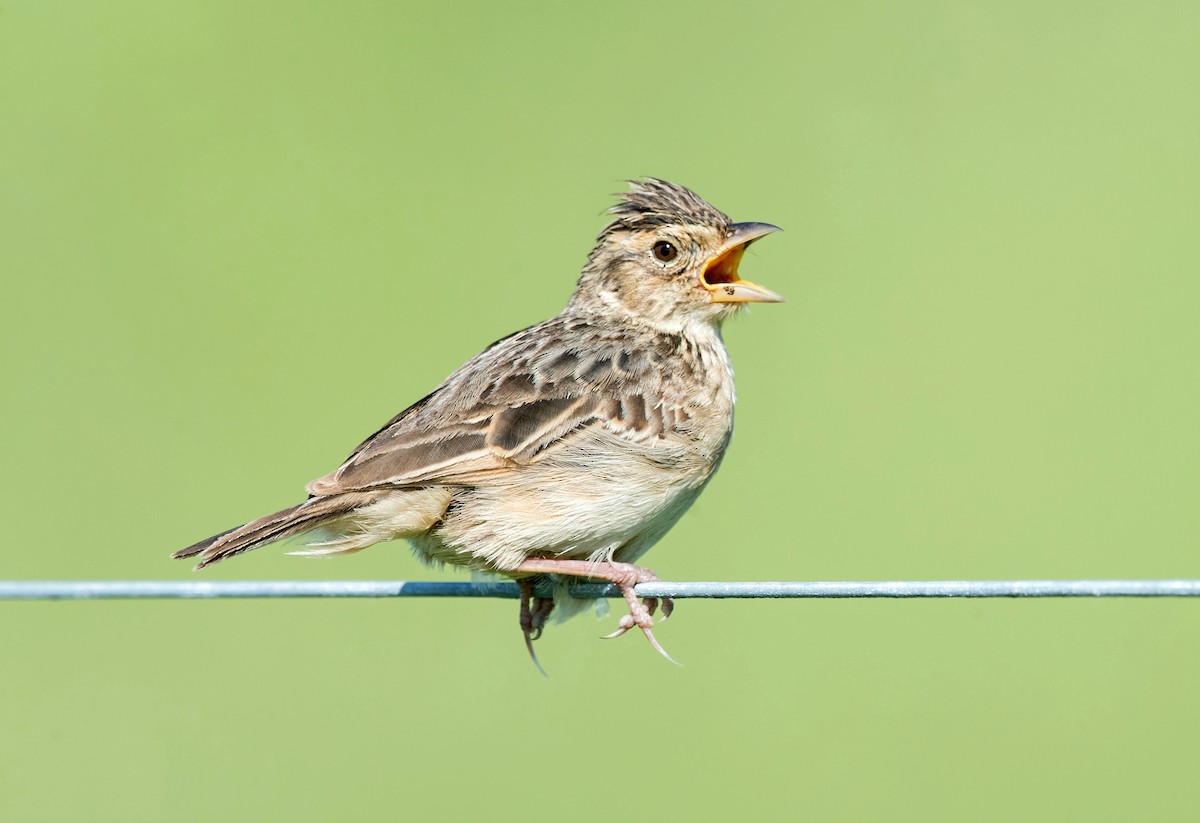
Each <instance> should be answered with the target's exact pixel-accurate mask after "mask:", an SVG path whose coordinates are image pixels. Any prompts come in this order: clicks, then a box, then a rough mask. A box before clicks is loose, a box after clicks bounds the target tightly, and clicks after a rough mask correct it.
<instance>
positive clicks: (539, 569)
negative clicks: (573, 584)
mask: <svg viewBox="0 0 1200 823" xmlns="http://www.w3.org/2000/svg"><path fill="white" fill-rule="evenodd" d="M513 571H514V572H519V573H525V574H561V575H568V576H572V577H590V578H593V579H596V580H607V581H608V582H610V583H612V584H613V585H615V586H616V587H617V588H618V589H620V590H621V595H622V596H623V597H624V598H625V603H626V605H628V606H629V614H627V615H625V616H624V617H622V618H621V620H620V622H619V623H618V625H617V630H616V631H615V632H613V633H612V634H610V635H606V638H613V637H620V636H621V635H623V634H625V632H627V631H629V630H630V629H632V628H633V627H634V626H637V627H638V628H639V629H641V630H642V633H643V634H644V635H646V639H647V640H649V641H650V645H651V646H653V647H654V648H655V649H656V650H657V651H658V653H659V654H661V655H662V656H663V657H665V658H667V659H668V660H670V661H671V662H672V663H675V661H674V660H673V659H672V658H671V655H669V654H667V652H666V650H665V649H664V648H663V647H662V646H661V645H660V644H659V642H658V640H656V639H655V637H654V632H652V631H651V630H650V629H651V627H653V626H654V618H653V617H652V616H651V606H652V605H654V606H657V603H653V602H652V601H654V600H655V598H646V602H642V601H640V600H638V597H637V594H635V593H634V590H633V588H634V586H636V585H637V584H638V583H657V582H658V577H657V575H655V574H654V572H652V571H650V570H649V569H643V568H642V567H641V566H634V565H633V564H631V563H593V562H591V561H589V560H560V559H558V558H554V557H530V558H527V559H525V560H524V561H522V563H521V565H520V566H517V568H515V569H513ZM521 591H522V593H524V592H525V589H524V588H522V590H521ZM522 596H524V594H522ZM669 602H670V601H669V599H664V600H663V604H662V605H663V616H664V617H665V616H666V615H669V614H670V613H671V606H669V605H668V603H669ZM672 605H673V604H672ZM522 626H524V623H522ZM526 637H527V639H528V635H527V636H526ZM531 648H532V647H531Z"/></svg>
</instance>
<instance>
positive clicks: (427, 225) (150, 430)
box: [0, 0, 1200, 821]
mask: <svg viewBox="0 0 1200 823" xmlns="http://www.w3.org/2000/svg"><path fill="white" fill-rule="evenodd" d="M1198 77H1200V6H1197V4H1196V3H1195V2H1192V0H1184V1H1183V2H1178V3H1168V2H1125V3H1121V2H1117V3H1090V2H1070V3H1044V2H1036V3H1034V2H1026V3H1013V2H1010V1H1009V0H1004V2H991V3H963V2H907V3H889V4H870V3H845V2H836V3H835V2H829V3H822V4H787V5H782V4H781V5H779V6H771V5H753V4H710V5H707V6H700V5H695V4H690V3H676V4H662V3H656V4H649V3H631V2H607V3H604V4H590V5H583V4H578V5H573V4H572V5H568V4H563V5H549V4H547V5H544V6H533V5H525V4H519V3H518V4H504V5H496V6H484V5H478V6H470V5H467V6H459V5H456V4H451V3H443V4H437V5H432V4H430V5H420V6H408V5H404V4H393V3H377V4H367V3H337V4H335V3H329V4H309V3H291V2H288V3H283V2H280V3H251V4H245V3H232V2H227V3H178V2H176V3H162V2H143V3H131V2H107V3H82V2H81V3H32V2H4V3H3V5H2V7H0V271H2V276H3V295H4V300H3V323H0V340H2V341H3V343H2V345H3V364H4V381H3V392H4V396H3V400H4V402H3V408H4V417H3V421H4V425H3V427H0V454H2V455H3V458H4V464H5V474H6V477H7V480H6V481H5V483H4V486H3V490H4V494H3V496H2V497H0V522H2V523H3V532H4V541H3V542H4V551H3V555H2V559H0V577H2V578H14V579H21V578H80V579H127V578H144V579H175V580H188V579H194V578H193V577H192V573H191V572H190V571H189V570H188V567H187V566H186V565H184V564H182V563H178V562H173V561H170V560H168V558H167V555H168V553H169V552H170V551H171V550H173V549H175V548H178V547H181V546H183V545H186V544H188V543H191V542H192V541H194V540H196V539H199V538H201V537H204V536H206V535H208V534H211V533H213V532H215V531H218V530H221V529H224V528H226V527H228V526H231V525H234V524H235V523H240V522H242V521H243V520H246V519H249V518H251V517H254V516H257V515H260V514H263V513H265V512H268V511H272V510H274V509H277V508H280V507H282V506H285V505H288V504H290V503H293V502H296V501H297V500H299V499H300V496H301V494H302V489H303V485H304V483H305V482H307V481H308V480H310V479H312V478H314V477H317V476H319V475H321V474H323V473H324V472H326V471H328V470H329V469H331V468H332V467H334V466H335V465H336V464H337V463H338V462H339V461H340V460H341V459H342V458H343V457H344V456H345V454H346V453H347V452H348V451H349V450H350V448H352V447H353V446H354V445H355V444H356V443H358V441H359V440H360V439H361V438H363V437H364V436H366V435H367V434H369V433H370V432H372V431H373V430H374V429H375V428H376V427H377V426H378V425H379V424H381V423H382V422H383V421H384V420H386V419H387V418H388V417H389V416H390V415H391V414H393V413H394V412H396V411H397V410H399V409H400V408H402V407H404V406H406V405H407V404H408V403H410V402H411V401H413V400H414V399H416V398H417V397H420V396H421V395H422V394H424V393H425V392H426V391H427V390H428V389H429V388H430V387H432V386H433V385H434V384H435V383H437V382H438V381H439V380H440V379H441V378H442V377H443V376H445V375H446V374H447V373H448V372H449V371H450V370H451V369H453V368H454V367H456V366H457V365H458V364H460V363H461V362H462V361H464V360H466V359H467V358H469V357H471V356H472V355H474V354H475V353H476V352H477V351H479V350H480V349H481V348H482V347H483V346H484V345H486V344H487V343H489V342H490V341H492V340H494V339H496V338H498V337H500V336H502V335H504V334H507V333H508V332H510V331H513V330H514V329H517V328H519V327H522V326H526V325H529V324H531V323H534V322H537V321H538V320H541V319H543V318H545V317H547V316H549V315H551V314H553V313H555V312H557V311H558V310H559V309H560V307H561V306H562V305H563V303H564V302H565V300H566V299H567V297H568V295H569V293H570V291H571V288H572V286H573V283H574V279H575V276H576V274H577V272H578V269H579V267H580V265H581V264H582V262H583V259H584V257H585V255H586V253H587V251H588V250H589V248H590V244H591V240H592V238H593V237H594V235H595V233H596V232H597V231H598V230H599V228H600V227H601V226H602V225H603V222H604V218H603V216H602V214H601V212H602V210H603V209H604V208H605V207H607V205H609V204H610V203H611V202H612V201H611V197H610V193H611V192H614V191H617V190H620V189H621V188H623V185H622V183H621V181H622V180H623V179H624V178H628V177H632V176H637V175H646V174H650V175H656V176H661V177H665V178H667V179H670V180H675V181H678V182H681V183H684V184H686V185H689V186H691V187H693V188H695V189H696V190H697V191H698V192H699V193H700V194H702V195H703V196H705V197H707V198H708V199H710V200H712V201H713V202H714V203H715V204H716V205H717V206H718V207H720V208H722V209H724V210H725V211H727V212H728V213H730V214H731V215H733V217H734V218H735V219H739V220H765V221H770V222H774V223H778V224H779V225H782V226H783V227H784V228H785V229H786V231H785V233H784V234H782V235H777V236H774V237H771V238H769V239H768V240H766V241H764V242H763V243H762V244H761V245H759V246H756V247H755V252H754V254H752V255H751V256H750V257H748V258H747V260H746V261H745V263H744V266H743V272H744V274H745V275H746V276H748V277H749V278H751V279H753V280H757V281H759V282H762V283H764V284H765V285H767V286H769V287H771V288H773V289H776V290H778V291H780V292H782V293H784V294H785V295H786V296H787V297H788V298H789V302H788V303H787V304H786V305H782V306H764V307H758V308H755V309H754V310H753V311H752V312H750V313H749V315H748V316H744V317H742V318H739V319H737V320H735V321H733V322H731V323H730V324H728V326H727V329H726V338H727V341H728V344H729V348H730V350H731V352H732V355H733V359H734V363H735V366H736V368H737V373H738V388H739V396H740V401H741V402H740V405H739V409H738V431H737V435H736V437H735V441H734V444H733V447H732V450H731V452H730V454H729V456H728V459H727V460H726V462H725V465H724V467H723V468H722V470H721V472H720V473H719V475H718V476H717V478H716V479H715V481H714V482H713V483H712V485H711V486H710V487H709V489H708V491H706V493H705V494H704V496H703V497H702V498H701V500H700V502H699V503H698V504H697V506H696V507H695V508H694V510H693V511H692V512H691V513H690V514H689V515H688V516H687V517H686V518H684V520H683V521H682V522H681V523H680V525H679V526H678V527H677V528H676V529H675V530H674V531H673V532H672V533H671V534H670V535H669V536H668V537H667V538H666V539H665V540H664V541H663V542H662V544H661V545H659V546H658V547H657V548H656V549H655V550H654V551H653V552H651V553H650V554H649V555H648V556H647V558H646V562H647V563H648V564H649V565H650V566H651V567H653V568H655V569H656V570H657V571H658V572H659V573H660V574H661V575H662V576H663V577H664V578H665V579H673V580H756V579H777V580H814V579H815V580H841V579H866V580H871V579H959V578H962V579H982V578H1039V577H1065V578H1073V577H1118V578H1120V577H1132V578H1147V577H1200V557H1197V553H1196V550H1195V549H1196V544H1197V535H1198V534H1200V513H1198V512H1200V507H1198V506H1197V502H1198V499H1197V498H1198V494H1197V493H1198V490H1200V470H1198V466H1200V435H1198V433H1197V432H1198V427H1197V419H1198V418H1200V389H1198V388H1197V377H1198V376H1200V370H1198V368H1197V352H1198V351H1200V324H1197V322H1196V319H1197V314H1198V305H1200V281H1198V278H1197V269H1198V265H1197V264H1198V263H1200V239H1198V238H1200V232H1198V231H1197V212H1198V210H1200V152H1198V151H1197V146H1200V95H1197V91H1196V90H1197V78H1198ZM204 577H205V579H214V580H215V579H280V578H283V579H289V578H345V579H356V578H358V579H362V578H377V579H405V578H410V579H412V578H415V579H439V580H442V579H463V578H464V575H462V574H461V573H456V572H446V573H438V572H434V571H430V570H427V569H424V568H422V567H421V566H420V565H419V564H418V563H417V562H416V561H415V560H414V559H413V558H412V557H411V556H410V555H409V553H408V551H407V549H406V548H405V547H404V546H403V545H400V544H393V545H385V546H379V547H376V548H374V549H373V550H370V551H368V552H365V553H363V554H360V555H356V556H354V557H350V558H345V559H337V560H324V561H314V560H304V559H298V558H293V557H287V556H284V555H283V553H282V551H281V550H279V549H278V548H277V547H272V548H268V549H265V550H262V551H260V552H257V553H254V554H252V555H249V556H246V557H244V558H241V559H238V560H237V561H235V562H230V563H227V564H223V565H221V566H218V567H216V568H213V569H212V570H210V571H207V572H205V573H204ZM614 619H615V617H611V618H609V619H608V620H607V621H605V622H603V623H596V622H595V621H594V620H593V619H592V618H590V617H583V618H579V619H576V620H574V621H572V622H569V623H567V624H564V625H562V626H553V627H551V629H550V630H549V631H548V632H547V634H546V636H545V637H544V638H543V640H542V641H541V642H540V644H539V649H540V653H541V657H542V661H543V662H544V664H545V665H546V667H547V669H548V670H549V672H550V677H549V679H543V678H541V677H539V676H538V675H537V674H536V672H535V671H534V669H533V667H532V666H531V665H530V664H529V661H528V659H527V658H526V656H525V652H524V650H523V649H522V646H521V640H520V635H519V632H518V630H517V625H516V607H515V604H514V603H512V602H509V601H479V602H474V601H471V602H467V601H416V600H412V601H394V602H366V601H362V602H343V601H307V602H232V601H222V602H159V603H123V602H114V603H82V604H64V603H7V604H0V642H2V649H3V673H2V676H0V817H2V818H3V819H4V820H91V821H108V820H112V821H131V820H171V821H186V820H215V819H237V820H334V819H356V820H385V819H397V818H398V819H426V818H428V817H430V816H436V815H443V816H448V815H466V816H472V817H474V816H484V817H486V819H497V820H498V819H514V820H515V819H529V818H535V819H536V818H549V817H553V818H560V819H571V820H601V819H608V820H612V819H621V818H629V817H630V816H635V818H636V819H641V820H655V819H667V818H668V817H669V818H671V819H718V818H724V819H729V818H735V819H741V817H742V816H746V817H762V816H768V815H769V816H772V817H783V816H785V815H786V816H788V817H792V816H795V815H797V814H800V815H802V816H803V817H805V818H807V819H814V820H824V819H845V820H851V819H864V818H882V817H885V816H886V817H888V818H891V819H914V820H917V819H919V820H926V819H946V820H951V819H973V820H986V819H991V820H1012V819H1028V818H1030V817H1036V818H1041V819H1069V818H1077V817H1088V818H1091V819H1131V818H1134V817H1137V818H1140V819H1146V818H1157V819H1164V818H1168V817H1171V816H1175V817H1179V818H1182V817H1185V816H1187V815H1188V814H1190V813H1194V809H1195V806H1194V800H1193V799H1192V798H1193V797H1194V780H1195V771H1196V769H1195V767H1196V754H1195V746H1194V743H1195V740H1196V737H1197V732H1198V731H1200V704H1198V700H1197V689H1198V687H1200V656H1198V655H1197V653H1196V652H1197V634H1198V632H1200V603H1196V602H1184V601H1176V602H1170V601H1159V602H1154V601H1140V602H1139V601H1128V600H1126V601H1122V600H1106V601H986V602H983V601H974V602H972V601H930V602H899V601H897V602H875V601H871V602H867V601H861V602H852V601H835V602H815V601H814V602H810V601H790V602H712V601H685V602H681V603H680V605H679V608H678V611H677V614H676V616H675V618H673V619H672V621H671V622H670V623H668V624H667V625H666V626H664V627H663V628H662V629H661V631H660V632H659V637H660V639H661V640H662V642H663V643H664V645H665V646H666V647H667V648H668V649H669V650H670V651H671V652H672V654H674V655H675V656H676V657H677V658H678V659H680V660H681V661H683V663H684V664H685V667H684V668H682V669H680V668H676V667H674V666H671V665H669V664H668V663H665V662H664V661H662V660H661V659H659V658H658V657H657V655H655V654H654V653H653V652H652V651H651V650H650V648H649V647H648V646H647V645H646V643H645V642H644V641H642V640H641V639H640V638H637V637H627V638H624V639H622V640H620V641H615V642H611V643H601V642H599V641H597V640H596V637H597V636H598V635H599V634H600V633H602V632H604V631H608V630H609V628H611V626H612V622H613V620H614Z"/></svg>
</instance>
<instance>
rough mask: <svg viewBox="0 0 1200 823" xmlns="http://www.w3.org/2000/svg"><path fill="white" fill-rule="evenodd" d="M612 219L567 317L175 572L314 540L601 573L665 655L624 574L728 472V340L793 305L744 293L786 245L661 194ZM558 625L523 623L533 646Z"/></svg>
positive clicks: (479, 365) (506, 346)
mask: <svg viewBox="0 0 1200 823" xmlns="http://www.w3.org/2000/svg"><path fill="white" fill-rule="evenodd" d="M611 213H612V214H613V216H614V219H613V221H612V222H611V223H610V224H609V225H608V226H607V227H605V229H604V230H603V231H602V232H601V234H600V237H599V238H598V241H597V245H596V247H595V249H594V250H593V252H592V253H591V255H590V256H589V258H588V262H587V264H586V266H585V267H584V270H583V273H582V275H581V276H580V279H579V283H578V286H577V288H576V291H575V294H574V296H573V297H572V299H571V301H570V303H569V304H568V306H567V308H566V309H564V310H563V312H562V313H561V314H560V315H558V316H557V317H554V318H551V319H550V320H547V321H545V322H543V323H540V324H538V325H536V326H532V327H530V328H528V329H525V330H523V331H520V332H517V333H516V334H513V335H511V336H509V337H506V338H504V339H502V340H500V341H498V342H496V343H494V344H493V345H492V346H490V347H489V348H488V349H486V350H485V351H484V352H482V353H481V354H480V355H478V356H477V357H475V358H474V359H472V360H471V361H469V362H468V363H466V364H465V365H463V366H462V367H461V368H459V369H458V370H457V371H455V372H454V373H453V374H452V375H450V377H449V378H447V379H446V381H445V382H443V383H442V384H441V385H440V386H438V387H437V388H436V389H434V391H433V392H431V393H430V394H429V395H428V396H426V397H425V398H423V399H422V400H420V401H418V402H417V403H415V404H414V405H412V406H410V407H409V408H408V409H406V410H405V411H403V412H401V413H400V414H399V415H397V416H396V417H395V418H393V419H392V420H391V421H390V422H389V423H388V424H387V425H386V426H384V427H383V428H382V429H380V430H379V431H378V432H376V433H375V434H374V435H372V436H371V437H370V438H368V439H367V440H366V441H365V442H363V443H362V444H361V445H360V446H359V447H358V448H357V449H355V450H354V452H353V453H352V454H351V455H350V456H349V457H348V458H347V459H346V461H345V462H344V463H343V464H342V465H341V466H340V467H339V468H337V469H336V470H335V471H333V472H331V473H330V474H328V475H326V476H324V477H321V478H319V479H317V480H314V481H313V482H311V483H310V484H309V485H308V492H309V494H310V497H309V498H308V499H307V500H306V501H304V502H303V503H301V504H299V505H297V506H295V507H293V508H290V509H285V510H284V511H281V512H278V513H276V514H273V515H269V516H268V517H265V518H261V519H260V520H256V521H253V522H251V523H248V524H246V525H244V526H241V527H238V528H236V529H232V530H230V531H228V532H225V533H223V534H219V535H216V536H214V537H211V538H209V539H208V540H204V541H201V542H199V543H197V544H195V545H193V546H190V547H188V548H186V549H183V550H181V551H179V552H176V554H175V556H176V557H197V558H198V564H197V568H202V567H204V566H206V565H209V564H211V563H215V562H217V561H219V560H223V559H225V558H227V557H230V556H233V555H235V554H239V553H241V552H245V551H249V550H251V549H255V548H258V547H259V546H262V545H265V544H267V543H271V542H274V541H276V540H280V539H283V538H286V537H294V536H296V535H300V534H304V535H309V536H310V541H309V543H308V546H309V548H308V549H307V551H305V552H302V553H306V554H334V553H343V552H353V551H357V550H359V549H363V548H366V547H367V546H370V545H372V544H374V543H377V542H380V541H384V540H391V539H395V538H406V539H408V540H409V541H410V542H411V544H412V546H413V548H414V550H415V551H416V553H417V554H418V556H420V557H421V558H422V559H424V560H426V561H429V562H433V563H451V564H454V565H460V566H467V567H470V568H473V569H478V570H483V571H489V572H499V573H507V574H510V575H512V576H515V577H518V578H519V579H523V580H527V577H528V574H529V573H544V572H548V571H561V572H562V573H565V574H572V575H574V574H580V573H581V569H580V568H579V567H578V565H577V564H576V565H573V564H571V563H569V562H563V563H561V564H560V565H559V566H555V567H554V568H553V569H550V568H549V567H548V564H547V562H546V561H589V562H590V564H591V565H589V566H588V567H587V568H586V571H587V573H588V576H594V577H599V578H603V579H610V580H614V582H617V583H618V584H620V585H622V586H623V587H625V588H628V589H629V591H627V599H628V600H629V602H630V606H631V612H632V616H631V618H629V619H626V620H623V621H622V627H623V628H629V627H631V626H632V625H635V624H636V625H638V626H639V627H641V628H642V629H643V630H645V631H646V633H647V635H648V636H650V637H651V639H652V640H653V637H652V635H650V633H649V622H650V621H649V614H648V611H647V609H646V608H645V606H643V605H641V604H638V603H637V601H636V599H633V598H632V595H631V592H632V585H633V583H635V582H637V580H636V579H634V578H637V579H647V577H646V575H647V574H648V573H645V572H643V571H640V570H639V572H638V573H636V574H633V573H630V572H629V570H628V569H625V568H624V567H621V566H620V564H628V563H633V562H634V561H636V560H637V558H638V557H640V556H641V554H642V553H644V552H645V551H646V550H647V549H649V548H650V546H652V545H653V544H654V543H655V542H656V541H657V540H658V539H659V538H661V537H662V536H663V534H665V533H666V531H667V530H668V529H669V528H670V527H671V526H672V525H673V524H674V523H675V522H676V520H678V518H679V517H680V516H681V515H682V514H683V512H684V511H686V510H687V508H688V506H690V505H691V503H692V502H693V501H694V500H695V498H696V496H697V495H698V494H699V493H700V491H701V489H703V487H704V485H705V484H706V483H707V482H708V480H709V478H710V477H711V476H712V474H713V472H714V471H715V470H716V468H717V466H718V465H719V464H720V461H721V457H722V455H723V454H724V451H725V448H726V445H727V444H728V442H729V437H730V434H731V432H732V428H733V406H734V389H733V372H732V369H731V367H730V363H729V358H728V355H727V354H726V351H725V347H724V344H723V343H722V341H721V336H720V322H721V320H723V319H724V317H726V316H728V315H729V314H730V313H731V312H732V311H734V310H736V309H737V308H738V307H740V306H741V304H742V303H744V302H749V301H760V302H775V301H777V300H778V299H779V298H778V297H777V296H776V295H774V294H772V293H771V292H768V291H766V290H765V289H762V288H761V287H758V286H755V285H754V284H751V283H747V282H746V281H742V280H740V279H739V278H738V277H737V273H736V266H737V262H738V259H739V258H740V256H741V252H742V250H744V247H745V246H746V245H748V244H749V243H750V242H753V240H754V239H756V238H757V237H759V236H761V235H762V234H765V233H767V232H768V231H771V230H774V227H773V226H767V225H766V224H734V223H732V222H731V221H730V220H729V218H728V217H726V216H725V215H724V214H722V213H721V212H719V211H717V210H716V209H714V208H713V207H712V206H710V205H709V204H708V203H706V202H705V201H703V200H702V199H700V198H699V197H698V196H697V195H695V194H694V193H692V192H691V191H689V190H688V189H685V188H683V187H681V186H676V185H674V184H671V183H667V182H665V181H661V180H654V179H648V180H644V181H638V182H635V183H634V184H633V190H632V191H631V192H629V193H627V194H625V195H624V196H623V197H622V200H621V201H620V202H619V203H618V204H617V205H616V206H614V207H613V208H612V209H611ZM663 244H669V246H670V248H671V249H672V251H673V254H672V256H671V257H670V258H669V259H664V258H666V256H667V254H668V252H667V251H665V250H664V246H663ZM614 563H615V564H617V565H616V566H614V565H613V564H614ZM531 564H532V565H531ZM549 565H553V563H551V564H549ZM523 566H524V568H523ZM532 566H536V567H537V568H532ZM631 574H632V576H631ZM639 575H640V576H639ZM630 581H632V582H630ZM528 590H529V587H528V586H527V585H526V586H525V591H526V594H528ZM523 605H525V604H523ZM664 605H665V606H669V604H664ZM550 608H551V606H550V605H548V604H546V603H535V604H534V611H533V612H532V614H534V615H537V617H535V618H531V617H530V614H531V613H530V612H529V610H528V608H523V611H522V618H523V619H522V628H523V629H524V630H525V633H526V639H527V641H528V640H529V639H530V636H531V632H537V633H540V630H541V623H542V622H544V620H545V617H546V615H547V614H548V613H549V610H550ZM626 623H629V625H626ZM618 631H621V630H618ZM531 651H532V648H531Z"/></svg>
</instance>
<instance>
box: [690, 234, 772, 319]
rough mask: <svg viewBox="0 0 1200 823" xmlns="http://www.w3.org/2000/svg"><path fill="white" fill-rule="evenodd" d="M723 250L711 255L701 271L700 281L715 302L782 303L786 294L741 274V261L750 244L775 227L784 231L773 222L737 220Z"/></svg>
mask: <svg viewBox="0 0 1200 823" xmlns="http://www.w3.org/2000/svg"><path fill="white" fill-rule="evenodd" d="M729 228H730V234H729V237H728V239H727V240H726V241H725V244H724V245H723V246H721V250H720V251H718V252H717V253H716V254H715V255H713V256H712V257H710V258H709V259H708V262H706V263H705V264H704V269H703V270H702V271H701V272H700V283H701V285H703V286H704V288H706V289H708V299H709V301H710V302H713V303H782V302H783V298H782V297H780V296H779V295H778V294H776V293H775V292H773V291H771V290H770V289H766V288H763V287H762V286H760V285H758V284H757V283H751V282H750V281H749V280H742V279H741V278H740V277H738V271H737V270H738V263H740V262H741V260H742V255H743V254H745V253H746V247H747V246H749V245H750V244H751V243H753V242H754V241H755V240H757V239H758V238H760V237H762V236H764V235H767V234H770V233H771V232H774V231H783V229H781V228H779V226H772V225H771V224H770V223H734V224H733V225H732V226H730V227H729Z"/></svg>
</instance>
